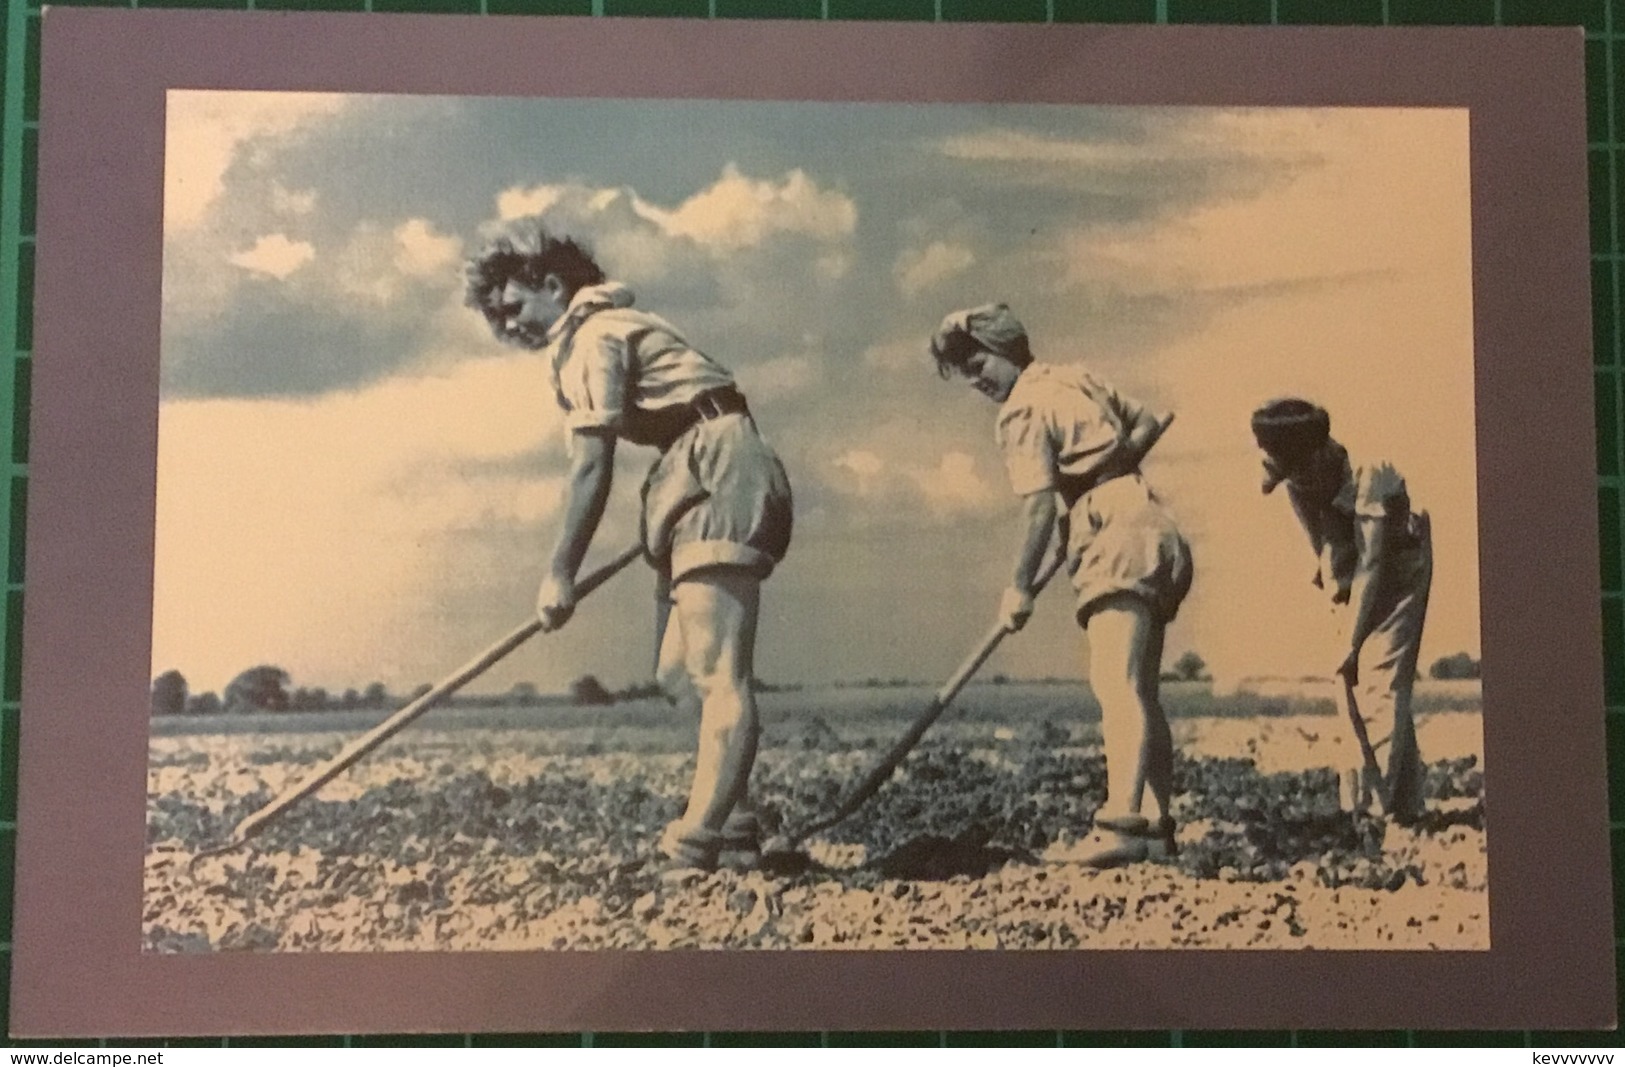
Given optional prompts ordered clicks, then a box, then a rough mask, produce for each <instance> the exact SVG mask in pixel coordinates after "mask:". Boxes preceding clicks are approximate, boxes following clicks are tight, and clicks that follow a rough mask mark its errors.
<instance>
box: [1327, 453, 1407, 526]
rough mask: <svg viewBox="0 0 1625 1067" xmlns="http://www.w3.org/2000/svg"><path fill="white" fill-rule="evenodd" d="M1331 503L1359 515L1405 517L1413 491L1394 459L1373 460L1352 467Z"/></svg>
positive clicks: (1376, 517)
mask: <svg viewBox="0 0 1625 1067" xmlns="http://www.w3.org/2000/svg"><path fill="white" fill-rule="evenodd" d="M1332 507H1334V508H1336V509H1338V510H1339V511H1342V512H1344V513H1345V514H1348V515H1352V516H1354V517H1355V518H1360V519H1388V518H1400V519H1403V518H1406V517H1408V516H1409V515H1410V513H1411V495H1410V492H1409V490H1407V489H1406V488H1405V479H1404V478H1403V477H1402V476H1401V475H1400V473H1399V471H1397V470H1395V469H1394V465H1393V464H1392V463H1388V462H1381V463H1370V464H1366V465H1365V466H1360V467H1352V468H1350V471H1349V478H1348V480H1347V481H1345V482H1344V483H1343V486H1342V488H1340V489H1339V490H1338V492H1337V496H1336V497H1335V498H1334V499H1333V500H1332Z"/></svg>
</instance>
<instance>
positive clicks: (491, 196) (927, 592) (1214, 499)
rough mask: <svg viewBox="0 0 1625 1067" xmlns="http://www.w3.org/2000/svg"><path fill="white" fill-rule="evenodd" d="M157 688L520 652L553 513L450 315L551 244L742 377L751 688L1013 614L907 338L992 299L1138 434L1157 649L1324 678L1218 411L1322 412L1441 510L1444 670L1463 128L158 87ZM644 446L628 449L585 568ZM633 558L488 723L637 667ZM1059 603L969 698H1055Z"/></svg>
mask: <svg viewBox="0 0 1625 1067" xmlns="http://www.w3.org/2000/svg"><path fill="white" fill-rule="evenodd" d="M167 145H168V152H167V159H168V169H167V176H166V188H165V265H164V321H163V353H162V362H163V401H162V408H161V412H160V441H159V456H158V513H157V523H158V528H157V537H158V540H157V563H156V574H155V594H154V600H155V604H154V649H153V669H154V672H155V673H156V672H158V671H162V670H165V669H169V668H178V669H180V670H181V671H182V672H183V673H184V674H186V676H187V677H188V679H189V680H190V681H191V682H192V687H193V689H194V690H201V689H206V688H212V689H218V688H219V687H221V686H223V685H224V684H225V682H226V681H228V680H229V679H230V678H231V677H232V676H233V675H234V674H235V673H236V672H237V671H238V670H240V669H242V668H244V667H246V666H250V665H253V664H256V663H264V662H270V663H276V664H279V665H281V666H283V667H284V668H286V669H287V670H288V671H290V673H291V674H292V676H293V680H294V683H295V684H296V685H322V686H326V687H327V688H329V689H342V688H345V687H348V686H357V687H359V686H362V685H365V684H366V683H368V682H370V681H372V680H374V679H378V680H382V681H384V682H386V683H387V684H389V685H390V686H391V687H392V688H394V689H397V690H404V689H407V688H410V687H411V686H412V685H415V684H417V683H420V682H426V681H434V680H437V679H438V678H439V677H441V676H442V675H444V674H446V673H448V672H449V671H450V670H451V669H453V668H455V667H456V666H458V665H460V664H461V663H462V662H463V661H465V660H466V659H468V658H470V657H471V656H472V655H474V654H475V653H476V652H478V651H479V650H480V649H482V648H483V647H485V646H486V645H488V644H489V643H491V642H492V641H493V640H495V639H496V638H497V637H499V636H501V635H502V634H503V633H505V632H507V631H508V630H510V629H511V628H513V627H514V626H515V625H517V624H519V623H520V622H522V621H523V620H524V618H525V617H526V615H527V613H528V612H530V611H531V610H532V607H531V605H532V602H533V596H534V591H535V587H536V584H537V582H538V581H539V579H540V576H541V572H542V567H543V563H544V560H545V559H546V557H547V553H548V551H549V549H550V546H551V544H552V540H553V536H554V533H555V530H556V523H557V519H558V505H559V501H560V493H561V476H562V474H563V471H564V468H565V452H564V444H565V441H564V434H563V430H562V429H561V417H560V415H559V412H558V411H557V410H556V409H555V407H554V406H553V400H552V397H551V392H550V389H549V387H548V385H547V372H546V367H545V364H544V362H543V360H542V359H541V358H540V357H539V356H538V355H537V354H534V353H525V352H516V351H513V350H510V349H505V348H502V347H500V346H498V345H497V344H496V343H495V342H494V341H493V340H492V339H491V338H490V336H489V335H488V334H487V333H486V331H485V327H484V324H483V322H482V320H481V319H480V318H479V316H477V315H476V314H474V313H473V312H471V311H469V310H467V309H465V308H463V307H462V306H461V273H460V271H461V265H462V262H463V260H464V258H465V257H466V256H467V255H468V254H470V253H472V252H474V251H476V250H477V249H478V248H479V247H480V246H481V244H482V243H483V241H485V240H486V239H487V238H488V237H489V236H490V235H491V234H493V233H495V232H498V231H499V230H500V229H501V228H502V227H503V226H504V225H505V224H511V222H512V220H514V219H517V218H521V217H524V216H529V215H533V214H536V213H542V214H544V215H545V216H546V217H548V218H549V219H551V220H552V221H553V222H554V223H555V224H556V226H557V227H558V228H560V229H562V230H565V231H568V232H571V233H574V234H577V235H580V236H582V237H584V238H586V239H587V240H588V241H589V242H590V243H591V245H592V246H593V247H594V248H595V249H596V251H597V252H598V255H599V258H600V260H601V261H602V262H603V264H604V266H605V268H606V270H607V271H608V272H609V273H610V274H611V276H613V277H616V278H619V279H620V280H623V281H625V282H626V283H628V284H629V285H631V286H632V287H633V289H634V290H635V291H636V292H637V294H638V302H639V304H640V305H642V306H645V307H648V308H650V309H651V310H655V311H657V312H659V313H661V314H663V315H664V316H666V317H667V318H669V319H671V320H672V321H674V322H675V323H677V324H678V325H679V326H680V327H681V328H682V329H683V330H684V331H685V332H686V333H687V334H688V336H689V339H690V341H691V342H692V343H693V344H695V346H696V347H698V348H700V349H702V350H704V351H706V352H708V353H709V354H711V355H713V356H714V357H716V358H717V359H719V360H720V361H722V362H723V363H725V364H726V365H728V366H730V367H732V368H733V369H734V370H735V372H736V374H737V375H738V377H739V379H740V382H741V384H742V386H743V388H744V390H745V392H746V393H747V394H748V396H749V397H750V400H751V405H752V408H753V409H754V410H755V411H756V412H757V416H758V421H759V423H760V425H761V426H762V428H763V430H764V432H765V433H766V434H767V436H768V437H769V439H770V440H771V441H772V442H773V443H774V445H775V446H776V447H777V448H778V449H779V451H780V453H781V454H782V455H783V457H784V459H785V463H786V466H787V467H788V468H789V471H790V475H791V479H792V481H793V483H794V486H795V492H796V508H797V510H796V523H797V526H796V535H795V543H794V545H793V546H792V549H791V555H790V558H789V559H788V560H787V561H786V563H785V564H784V565H783V567H781V568H780V570H779V571H778V572H777V574H776V575H775V577H774V578H773V579H772V580H771V581H770V582H769V584H768V585H767V587H766V589H765V593H764V598H765V599H764V613H763V620H762V627H761V640H760V645H759V648H760V651H759V660H760V665H759V666H760V673H761V675H762V676H763V677H765V678H767V679H769V680H772V681H802V682H820V681H830V680H838V679H854V678H865V677H870V676H881V677H899V676H902V677H910V678H917V679H921V680H926V681H933V682H940V681H941V679H943V678H944V677H946V676H947V675H948V674H949V673H950V672H951V671H952V670H953V668H954V666H955V665H956V664H957V663H958V662H959V660H960V659H962V658H963V657H964V656H965V654H966V653H967V652H968V651H969V650H970V648H971V646H972V645H974V643H975V642H976V641H977V640H978V639H979V637H980V636H981V635H982V634H983V633H984V632H985V630H986V628H987V626H988V625H989V624H990V623H991V621H992V618H993V611H994V609H995V607H996V604H997V600H998V595H999V591H1000V590H1001V588H1002V587H1003V585H1004V583H1005V582H1006V581H1007V580H1008V574H1009V567H1010V557H1011V555H1012V553H1013V551H1014V545H1015V541H1016V531H1015V524H1016V508H1017V501H1016V498H1015V497H1013V496H1012V495H1011V493H1010V491H1009V488H1008V486H1007V485H1006V483H1005V481H1004V473H1003V468H1002V465H1001V463H1000V460H999V457H998V455H997V452H996V449H995V448H994V445H993V439H992V437H993V416H994V408H993V407H992V405H990V404H989V403H988V402H987V401H986V400H985V399H983V398H982V397H980V396H978V395H976V394H974V393H972V392H971V391H969V390H968V389H965V388H964V387H963V386H961V385H957V384H955V383H948V382H943V381H941V380H939V379H938V378H937V377H936V375H935V373H934V371H933V370H932V367H931V364H930V360H929V358H928V357H927V356H926V354H925V347H924V345H925V339H926V338H927V337H928V336H929V335H930V333H931V331H932V329H933V328H934V327H935V325H936V324H937V322H938V321H939V320H940V319H941V317H942V316H943V315H944V314H945V313H946V312H948V311H950V310H952V309H954V308H958V307H962V306H967V305H970V304H974V303H982V302H986V301H990V300H1003V301H1005V302H1007V303H1009V304H1010V305H1011V306H1012V307H1013V308H1014V309H1015V311H1016V313H1017V314H1018V315H1019V316H1020V317H1021V318H1022V319H1023V320H1024V321H1025V322H1026V323H1027V326H1028V328H1029V331H1030V333H1031V335H1032V339H1033V347H1034V350H1035V352H1036V354H1037V355H1038V358H1040V359H1045V360H1054V361H1057V362H1070V361H1084V362H1087V363H1089V364H1091V365H1092V366H1093V367H1094V368H1095V369H1096V370H1097V371H1098V372H1099V373H1100V374H1101V375H1102V376H1104V377H1106V378H1107V379H1109V380H1111V381H1112V382H1113V383H1114V384H1116V385H1117V386H1118V387H1119V388H1120V389H1121V390H1122V391H1123V392H1126V393H1129V394H1131V395H1134V396H1137V397H1139V398H1141V399H1143V400H1145V401H1146V402H1149V403H1153V404H1157V405H1161V406H1165V407H1168V408H1171V409H1172V410H1174V411H1175V412H1176V414H1177V421H1176V422H1175V424H1174V427H1173V429H1172V430H1170V432H1169V434H1168V436H1167V437H1166V438H1165V439H1164V440H1163V442H1162V443H1161V444H1160V445H1159V446H1158V448H1157V450H1156V452H1155V453H1154V454H1153V456H1152V458H1151V459H1150V461H1149V462H1148V463H1147V465H1146V473H1147V476H1148V477H1149V478H1150V479H1151V480H1152V482H1153V484H1154V485H1156V486H1157V487H1158V488H1159V490H1160V491H1161V492H1162V494H1163V496H1164V497H1165V498H1166V499H1167V500H1168V502H1169V504H1170V505H1171V507H1172V508H1173V509H1174V510H1175V512H1176V513H1177V515H1178V516H1179V519H1180V521H1181V523H1182V524H1183V526H1184V527H1185V529H1186V531H1187V535H1188V536H1189V538H1190V540H1191V542H1192V544H1193V548H1194V552H1195V555H1196V561H1197V564H1196V566H1197V578H1196V582H1195V587H1194V589H1193V591H1192V594H1191V597H1190V599H1189V600H1188V601H1187V602H1186V605H1185V608H1184V609H1183V611H1182V613H1181V615H1180V618H1179V619H1178V621H1177V622H1176V623H1175V625H1174V628H1173V629H1172V630H1171V631H1170V637H1169V659H1170V661H1171V660H1172V659H1173V657H1175V656H1177V655H1178V654H1179V653H1180V652H1181V651H1183V650H1185V649H1188V648H1195V649H1197V650H1198V651H1199V652H1200V653H1201V654H1202V655H1203V656H1204V657H1205V658H1206V659H1207V660H1208V661H1209V662H1210V663H1211V664H1212V665H1213V667H1214V668H1215V671H1216V672H1217V673H1219V674H1220V675H1221V676H1222V677H1225V678H1229V679H1233V678H1237V677H1241V676H1244V675H1279V674H1287V675H1297V674H1303V673H1321V674H1323V673H1326V672H1328V671H1329V670H1330V669H1331V668H1332V667H1333V666H1335V665H1336V663H1337V662H1338V661H1339V660H1340V659H1341V656H1340V655H1339V654H1337V652H1336V650H1335V643H1334V635H1333V631H1332V630H1331V629H1330V625H1331V623H1330V618H1329V616H1328V613H1327V609H1326V607H1325V605H1324V602H1323V600H1321V599H1320V598H1319V595H1318V594H1317V593H1316V592H1315V591H1314V590H1313V589H1311V588H1310V587H1309V585H1308V579H1309V576H1310V575H1311V574H1312V573H1313V569H1314V561H1313V559H1312V558H1311V556H1310V554H1309V551H1308V549H1307V547H1306V545H1305V544H1304V543H1303V541H1302V536H1301V534H1300V533H1298V531H1297V529H1296V524H1295V523H1294V521H1293V520H1292V518H1291V515H1290V510H1289V507H1288V505H1287V502H1286V500H1285V499H1284V496H1272V497H1268V498H1265V497H1263V496H1261V495H1260V494H1259V491H1258V484H1257V483H1258V479H1257V460H1256V456H1255V453H1254V451H1253V449H1252V446H1251V440H1250V436H1249V434H1248V430H1247V415H1248V412H1249V411H1250V410H1251V409H1252V407H1253V406H1255V405H1256V404H1257V403H1259V402H1261V401H1262V400H1265V399H1268V398H1270V397H1272V396H1275V395H1280V394H1283V393H1294V392H1295V393H1300V394H1304V395H1309V396H1311V397H1313V398H1315V399H1317V400H1320V401H1321V402H1322V403H1324V404H1326V405H1327V406H1328V407H1329V408H1330V410H1331V412H1332V417H1333V432H1334V434H1336V435H1337V436H1339V437H1340V438H1341V439H1343V440H1344V441H1345V443H1347V444H1348V445H1349V446H1350V449H1351V452H1353V453H1354V454H1355V457H1356V459H1359V458H1361V457H1366V456H1373V457H1375V456H1381V457H1384V458H1388V459H1390V460H1392V461H1393V462H1394V463H1396V464H1397V465H1398V466H1399V467H1400V469H1401V470H1402V472H1404V473H1405V474H1406V476H1407V477H1408V480H1409V482H1410V486H1411V491H1412V495H1413V498H1414V499H1415V500H1416V502H1417V504H1418V506H1419V507H1426V508H1427V509H1428V510H1430V511H1431V513H1432V515H1433V519H1434V530H1435V539H1436V553H1437V571H1436V577H1435V584H1434V591H1433V597H1432V603H1431V606H1430V617H1429V622H1428V631H1427V642H1426V645H1425V647H1424V649H1423V656H1424V662H1427V661H1429V660H1431V659H1432V658H1433V657H1435V656H1437V655H1443V654H1447V653H1450V652H1455V651H1458V650H1467V651H1470V652H1473V653H1474V654H1476V653H1477V651H1478V642H1479V629H1478V611H1479V607H1478V592H1477V573H1478V558H1477V540H1476V536H1477V535H1476V530H1477V509H1476V492H1475V467H1474V453H1473V440H1474V423H1473V404H1472V338H1471V316H1472V308H1471V289H1470V241H1469V229H1468V216H1469V210H1468V208H1469V204H1468V166H1467V161H1468V157H1467V119H1466V113H1465V112H1462V111H1446V110H1428V111H1424V110H1404V111H1400V110H1382V111H1377V110H1355V109H1325V110H1291V111H1285V110H1268V111H1262V110H1253V111H1223V110H1213V109H1192V108H1181V109H1138V108H1077V107H1039V106H1023V107H1008V106H958V105H955V106H945V105H913V106H906V105H850V104H842V105H826V104H803V103H772V104H760V103H718V102H662V101H602V100H549V101H540V100H517V99H478V98H449V97H420V98H414V97H399V96H387V97H386V96H378V97H360V96H352V97H339V96H323V95H315V94H271V93H218V92H190V91H189V92H171V93H170V95H169V118H168V142H167ZM652 459H653V453H651V452H648V451H645V450H640V449H636V448H632V447H626V448H623V449H622V450H621V454H620V459H619V465H618V474H617V479H616V486H615V500H614V502H613V503H612V506H611V510H610V514H609V516H608V517H607V519H606V522H605V524H604V527H603V529H602V530H601V531H600V535H599V538H598V542H597V546H596V548H595V552H594V555H595V557H601V556H604V555H607V554H609V553H611V552H613V551H615V550H618V549H619V548H620V547H622V545H623V544H626V543H630V541H631V540H632V539H633V538H634V537H635V533H636V499H637V489H638V486H639V483H640V481H641V478H642V475H643V472H644V470H646V469H647V466H648V464H649V462H650V461H651V460H652ZM652 589H653V580H652V576H651V574H650V572H649V571H648V570H647V569H646V568H642V567H639V568H637V569H636V570H634V571H631V572H628V573H627V574H626V575H623V576H622V577H620V578H618V579H617V580H616V582H615V583H614V584H613V585H612V586H610V587H607V588H606V589H605V590H604V591H603V592H602V593H601V594H599V595H598V596H596V597H594V598H593V599H592V600H591V601H589V602H587V603H586V604H585V605H584V606H583V607H582V608H581V610H580V611H579V613H578V614H577V617H576V619H575V620H574V621H573V622H572V623H571V624H570V626H569V627H568V628H567V629H566V630H565V631H564V632H562V633H560V634H557V635H553V636H550V637H543V638H539V639H536V640H535V641H533V642H532V643H531V644H530V645H529V646H527V647H526V648H524V649H521V650H520V651H519V652H518V653H516V654H514V655H513V656H512V657H511V658H510V660H509V661H507V662H506V663H504V664H503V665H502V666H500V667H499V668H497V669H496V670H494V671H493V672H492V673H491V675H489V676H488V678H487V679H486V680H485V681H484V682H483V683H481V685H480V688H487V689H505V688H507V687H508V686H510V685H512V684H513V683H514V682H515V681H518V680H528V681H533V682H535V683H536V684H538V685H540V686H541V687H542V688H544V689H556V688H561V687H562V686H564V685H565V684H567V683H568V682H569V680H570V679H572V678H574V677H576V676H578V675H580V674H583V673H587V672H591V673H595V674H597V675H598V676H599V677H600V678H602V679H604V680H605V681H606V682H607V683H609V684H611V685H616V686H618V685H624V684H627V683H630V682H633V681H637V680H641V679H642V678H644V677H645V676H646V675H647V673H648V666H649V661H650V659H651V657H652V646H653V633H652V629H651V625H650V622H649V618H648V617H649V615H650V609H649V601H650V598H651V596H652ZM1069 592H1070V591H1069V590H1065V589H1062V588H1059V587H1057V588H1055V589H1053V590H1052V591H1050V592H1049V593H1048V594H1046V596H1045V597H1044V598H1043V600H1042V601H1041V602H1040V606H1039V611H1038V614H1037V617H1036V618H1035V620H1034V622H1033V623H1032V624H1031V625H1030V626H1029V628H1028V630H1027V631H1026V632H1024V633H1023V634H1022V635H1020V636H1019V637H1018V638H1016V639H1014V640H1011V641H1009V642H1007V643H1006V646H1005V647H1004V648H1003V649H1001V651H1000V652H999V654H998V657H997V658H996V660H995V661H994V662H993V663H992V664H990V666H989V667H988V668H987V669H988V670H989V671H995V670H1000V671H1004V672H1006V673H1009V674H1011V675H1020V676H1035V677H1036V676H1052V675H1056V676H1065V675H1072V676H1076V675H1077V674H1079V673H1081V672H1082V670H1083V663H1082V657H1081V651H1082V647H1083V646H1082V639H1081V637H1080V634H1079V631H1078V630H1077V627H1076V625H1075V624H1074V623H1073V622H1072V620H1071V611H1070V606H1069V604H1068V595H1069Z"/></svg>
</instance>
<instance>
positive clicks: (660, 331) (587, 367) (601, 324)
mask: <svg viewBox="0 0 1625 1067" xmlns="http://www.w3.org/2000/svg"><path fill="white" fill-rule="evenodd" d="M633 299H634V298H633V295H632V291H631V290H630V289H628V288H627V287H626V286H624V285H620V284H618V283H615V282H606V283H604V284H602V285H594V286H585V287H583V288H581V289H579V290H577V292H576V294H575V297H574V298H573V299H572V300H571V301H570V306H569V308H567V309H566V311H565V313H564V316H563V317H562V318H560V319H559V321H558V322H556V323H554V325H553V328H552V330H550V331H549V332H548V353H549V356H550V357H551V360H552V366H553V388H554V390H555V392H556V393H557V394H558V401H559V405H560V406H561V407H562V408H563V409H564V412H565V428H566V431H574V430H581V429H594V428H604V429H609V430H612V431H614V432H615V433H617V434H618V435H620V436H622V437H625V438H627V439H628V440H630V441H633V442H636V443H640V444H655V443H658V442H659V439H660V436H661V435H660V433H659V431H658V429H657V427H658V425H659V424H660V423H661V421H662V420H659V419H658V418H655V417H653V416H654V414H655V413H657V412H662V411H669V410H670V409H672V408H677V407H682V406H684V405H686V404H688V403H690V402H691V401H692V400H693V399H694V398H695V397H697V396H699V395H700V394H701V393H704V392H706V391H707V390H710V389H715V388H718V387H719V386H728V385H732V384H733V382H734V378H733V375H732V374H730V373H729V372H728V370H727V368H725V367H723V366H722V365H721V364H719V363H717V362H716V361H715V360H713V359H711V358H710V357H709V356H706V355H705V354H704V353H703V352H700V351H698V350H697V349H695V348H694V347H692V346H691V345H690V344H689V343H688V341H687V340H686V339H685V338H684V337H683V335H682V334H681V333H679V332H678V331H677V328H676V327H675V326H673V325H672V324H671V323H669V322H667V321H666V320H665V319H663V318H661V317H660V316H659V315H653V314H650V313H649V312H647V311H641V310H637V309H634V308H633V307H632V303H633Z"/></svg>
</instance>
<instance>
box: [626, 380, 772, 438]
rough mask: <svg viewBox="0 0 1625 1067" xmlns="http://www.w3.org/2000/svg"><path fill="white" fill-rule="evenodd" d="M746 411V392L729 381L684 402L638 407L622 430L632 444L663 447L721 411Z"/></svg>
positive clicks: (740, 413) (725, 412) (717, 416)
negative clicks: (655, 406) (670, 405)
mask: <svg viewBox="0 0 1625 1067" xmlns="http://www.w3.org/2000/svg"><path fill="white" fill-rule="evenodd" d="M748 414H750V409H749V408H748V407H746V406H745V395H744V394H743V393H741V392H740V391H739V390H738V389H736V388H734V387H733V386H731V385H724V386H719V387H718V388H716V389H707V390H706V391H705V392H703V393H701V394H700V395H699V396H697V397H695V398H694V399H693V400H690V401H689V402H688V403H686V404H677V405H674V406H673V407H669V408H658V409H656V410H654V411H640V412H638V415H637V418H636V419H635V420H632V421H631V422H629V424H628V426H627V429H626V431H625V433H626V437H627V438H628V440H630V441H632V443H634V444H639V445H653V446H654V447H655V448H658V449H660V450H661V451H665V450H666V449H668V448H670V447H671V444H672V442H673V441H675V440H677V439H678V438H679V437H681V436H683V434H685V433H687V432H688V431H689V430H691V429H693V428H694V427H695V426H697V425H699V424H700V423H702V422H708V421H710V420H712V419H720V418H722V417H723V416H724V415H748Z"/></svg>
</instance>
